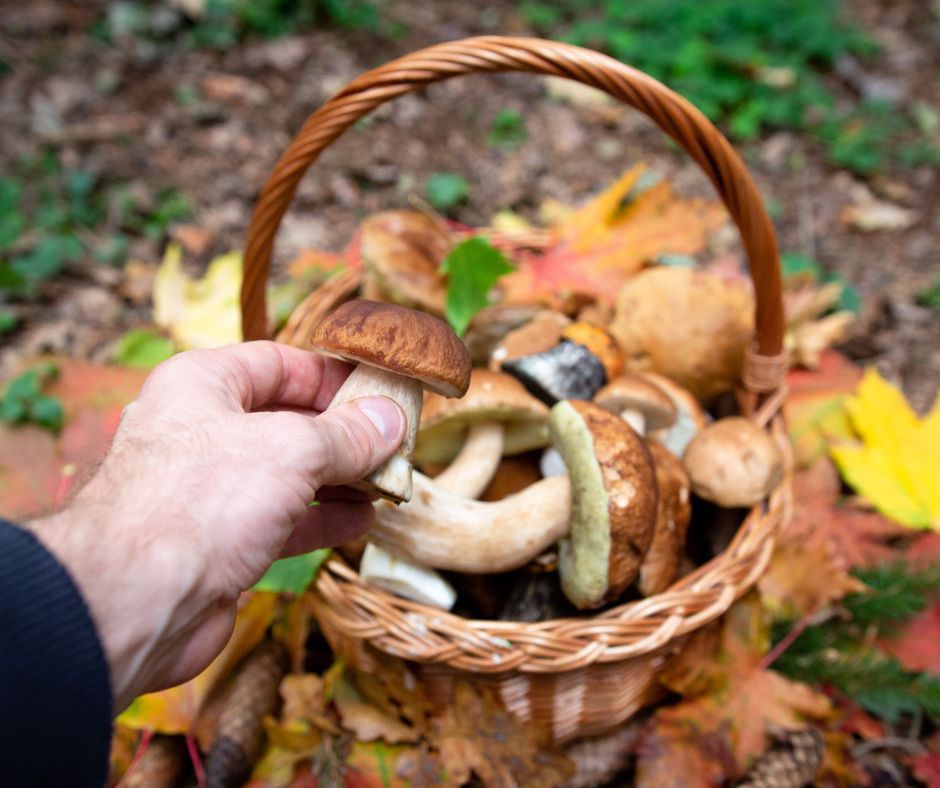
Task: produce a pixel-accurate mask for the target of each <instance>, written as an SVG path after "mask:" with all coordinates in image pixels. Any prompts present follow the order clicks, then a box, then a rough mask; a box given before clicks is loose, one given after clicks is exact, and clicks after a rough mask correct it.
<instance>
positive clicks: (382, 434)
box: [313, 397, 406, 487]
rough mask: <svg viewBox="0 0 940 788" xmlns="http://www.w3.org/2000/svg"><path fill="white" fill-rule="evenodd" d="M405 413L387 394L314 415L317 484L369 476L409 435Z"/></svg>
mask: <svg viewBox="0 0 940 788" xmlns="http://www.w3.org/2000/svg"><path fill="white" fill-rule="evenodd" d="M405 422H406V419H405V414H404V412H403V411H402V409H401V408H400V407H399V406H398V404H397V403H395V402H393V401H392V400H390V399H388V398H387V397H364V398H362V399H358V400H351V401H350V402H344V403H343V404H342V405H337V406H336V407H333V408H330V409H329V410H326V411H324V412H323V413H321V414H320V415H319V416H317V417H316V418H314V420H313V425H314V429H315V430H316V433H317V437H318V440H317V449H318V457H317V465H318V466H319V467H318V472H317V474H316V477H317V486H318V487H322V486H324V485H339V484H348V483H349V482H354V481H357V480H358V479H362V478H363V477H365V476H368V475H369V474H370V473H371V472H372V471H374V470H375V469H376V468H378V467H379V465H381V464H382V463H383V462H385V460H387V459H388V458H389V457H391V456H392V453H393V452H394V451H395V449H397V448H398V446H399V444H401V442H402V438H404V435H405Z"/></svg>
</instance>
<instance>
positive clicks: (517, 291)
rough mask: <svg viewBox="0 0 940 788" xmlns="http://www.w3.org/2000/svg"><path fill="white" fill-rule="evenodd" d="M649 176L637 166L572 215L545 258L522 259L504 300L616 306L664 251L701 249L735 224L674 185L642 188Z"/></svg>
mask: <svg viewBox="0 0 940 788" xmlns="http://www.w3.org/2000/svg"><path fill="white" fill-rule="evenodd" d="M642 174H643V168H642V167H634V168H633V169H631V170H629V171H627V172H626V173H624V174H623V175H622V176H621V177H620V178H619V179H618V180H617V181H616V182H615V183H614V184H613V185H611V186H610V187H609V188H608V189H606V190H605V191H604V192H602V193H601V194H599V195H598V196H596V197H595V198H593V199H592V200H591V201H590V202H588V203H587V204H586V205H584V206H583V207H582V208H580V209H578V210H576V211H573V212H571V213H570V214H566V215H565V216H564V217H563V218H562V219H561V220H560V221H559V222H558V224H556V225H555V227H553V228H552V232H553V233H554V235H555V236H556V238H557V242H556V243H555V244H554V245H552V246H550V247H549V248H548V249H546V250H545V251H544V252H543V253H541V254H536V253H521V254H519V255H517V256H516V260H515V261H516V262H517V263H518V264H519V268H518V270H517V271H515V272H514V273H511V274H508V275H507V276H505V277H503V278H502V279H500V289H501V290H502V293H503V297H504V299H505V300H506V301H509V302H518V303H532V302H533V301H540V302H544V303H546V304H549V305H553V306H557V305H558V304H559V303H561V302H562V301H563V300H564V299H565V298H566V297H569V296H572V295H587V296H591V297H594V298H597V299H599V300H601V301H603V302H606V303H613V301H614V299H615V298H616V296H617V292H618V291H619V290H620V286H621V285H622V284H623V283H624V282H625V281H626V280H627V279H628V278H629V277H630V276H632V275H633V274H635V273H636V272H637V271H638V270H640V268H641V267H642V266H643V265H645V264H647V263H649V262H652V261H654V260H655V259H656V258H657V257H658V256H660V255H663V254H694V253H696V252H698V251H700V250H701V249H702V248H703V247H704V246H705V244H706V242H707V240H708V234H709V233H710V232H711V231H712V230H715V229H717V228H718V227H720V226H721V225H722V224H723V223H724V222H725V221H726V220H727V214H726V212H725V210H724V208H723V207H722V206H721V204H720V203H718V202H716V201H713V200H685V199H682V198H680V197H678V196H676V194H675V193H674V192H673V191H672V189H671V187H670V186H669V184H668V183H665V182H662V183H658V184H656V185H655V186H653V187H651V188H648V189H646V190H639V189H638V188H637V184H638V181H639V179H640V177H641V176H642ZM637 191H638V192H639V193H638V194H636V196H634V194H635V193H636V192H637Z"/></svg>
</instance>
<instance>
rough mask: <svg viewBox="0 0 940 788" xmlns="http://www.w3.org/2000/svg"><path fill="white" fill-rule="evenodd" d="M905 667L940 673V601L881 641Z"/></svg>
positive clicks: (888, 651) (883, 647)
mask: <svg viewBox="0 0 940 788" xmlns="http://www.w3.org/2000/svg"><path fill="white" fill-rule="evenodd" d="M878 646H879V648H881V649H882V651H886V652H887V653H888V654H890V655H891V656H892V657H894V658H895V659H896V660H897V661H898V662H900V663H901V664H902V665H903V666H904V668H905V669H907V670H910V671H914V672H918V673H935V674H940V602H935V603H934V604H933V605H932V606H930V607H928V608H927V609H926V610H922V611H921V612H920V613H918V614H917V615H916V616H914V618H912V619H911V620H910V621H908V622H907V623H906V624H905V625H904V627H903V628H902V629H901V630H899V631H898V632H895V633H893V634H892V635H891V637H888V638H882V639H881V640H879V641H878Z"/></svg>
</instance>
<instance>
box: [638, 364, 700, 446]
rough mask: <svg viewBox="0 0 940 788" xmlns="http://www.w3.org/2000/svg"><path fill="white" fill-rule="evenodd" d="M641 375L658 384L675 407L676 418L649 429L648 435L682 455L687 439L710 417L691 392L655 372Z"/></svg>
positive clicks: (695, 433) (689, 439)
mask: <svg viewBox="0 0 940 788" xmlns="http://www.w3.org/2000/svg"><path fill="white" fill-rule="evenodd" d="M641 377H642V378H644V379H645V380H648V381H649V382H650V383H653V384H654V385H656V386H658V387H659V388H660V389H661V390H662V391H663V392H664V393H665V394H666V396H667V397H669V399H671V400H672V404H673V405H675V408H676V420H675V421H674V422H673V423H672V424H670V425H669V426H668V427H663V428H662V429H651V430H650V431H649V435H648V437H649V438H650V439H651V440H655V441H659V443H661V444H663V446H665V447H666V448H667V449H669V451H671V452H672V453H673V454H675V455H676V457H682V455H683V454H685V449H686V447H687V446H688V445H689V441H691V440H692V438H694V437H695V436H696V435H697V434H698V431H699V430H701V429H702V428H703V427H704V426H705V425H706V424H708V422H709V421H710V420H711V417H710V416H709V415H708V414H707V413H706V412H705V409H704V408H703V407H702V406H701V404H700V403H699V401H698V400H697V399H696V398H695V396H694V395H693V394H692V392H691V391H688V390H686V389H684V388H682V386H680V385H679V384H678V383H675V382H674V381H672V380H670V379H669V378H667V377H665V376H663V375H657V374H656V373H655V372H644V373H643V374H642V375H641Z"/></svg>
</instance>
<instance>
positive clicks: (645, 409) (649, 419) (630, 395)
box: [594, 374, 676, 435]
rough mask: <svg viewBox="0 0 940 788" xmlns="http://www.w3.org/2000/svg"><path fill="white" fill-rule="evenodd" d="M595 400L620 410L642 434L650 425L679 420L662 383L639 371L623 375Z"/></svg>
mask: <svg viewBox="0 0 940 788" xmlns="http://www.w3.org/2000/svg"><path fill="white" fill-rule="evenodd" d="M594 401H595V402H596V403H597V404H598V405H600V406H601V407H602V408H606V409H607V410H609V411H610V412H611V413H616V414H617V415H619V416H620V418H622V419H623V420H624V421H625V422H627V424H629V425H630V426H631V427H633V429H634V430H635V431H636V432H637V433H638V434H640V435H646V432H647V430H648V429H650V430H658V429H661V428H663V427H668V426H669V425H670V424H672V423H673V422H674V421H675V420H676V406H675V405H673V403H672V400H671V399H669V397H668V396H667V395H666V393H665V392H664V391H663V390H662V389H660V388H659V387H658V386H656V385H654V384H653V383H650V382H649V381H647V380H643V378H641V377H639V376H638V375H630V374H626V375H620V376H619V377H616V378H614V379H613V380H612V381H610V383H608V384H607V385H606V386H604V388H602V389H601V390H600V391H598V392H597V394H595V395H594Z"/></svg>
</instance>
